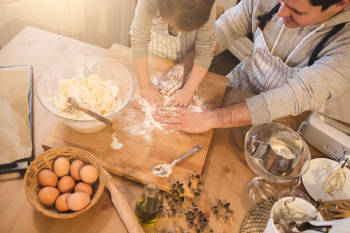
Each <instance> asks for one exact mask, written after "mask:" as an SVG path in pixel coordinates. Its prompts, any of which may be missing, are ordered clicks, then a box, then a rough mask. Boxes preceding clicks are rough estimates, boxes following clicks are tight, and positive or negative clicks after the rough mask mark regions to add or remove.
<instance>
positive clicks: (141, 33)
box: [130, 0, 216, 68]
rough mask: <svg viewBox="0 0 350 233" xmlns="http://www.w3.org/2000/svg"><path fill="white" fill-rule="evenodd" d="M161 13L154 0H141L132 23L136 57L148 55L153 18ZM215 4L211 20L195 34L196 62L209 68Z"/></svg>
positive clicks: (213, 46)
mask: <svg viewBox="0 0 350 233" xmlns="http://www.w3.org/2000/svg"><path fill="white" fill-rule="evenodd" d="M158 15H159V14H158V13H157V9H156V6H155V1H154V0H139V1H138V4H137V7H136V9H135V16H134V20H133V22H132V25H131V29H130V35H131V49H132V55H133V57H134V58H140V57H145V56H147V55H148V45H149V42H150V41H151V29H152V20H153V19H156V18H158V17H159V16H158ZM215 19H216V8H215V4H214V5H213V7H212V10H211V13H210V17H209V20H208V21H207V22H206V23H205V24H204V25H203V26H202V27H201V28H199V29H198V30H197V32H196V35H195V40H194V41H195V45H194V46H195V53H196V56H195V60H194V63H195V64H197V65H199V66H202V67H205V68H208V67H209V66H210V63H211V60H212V58H213V51H214V48H215V43H216V42H215Z"/></svg>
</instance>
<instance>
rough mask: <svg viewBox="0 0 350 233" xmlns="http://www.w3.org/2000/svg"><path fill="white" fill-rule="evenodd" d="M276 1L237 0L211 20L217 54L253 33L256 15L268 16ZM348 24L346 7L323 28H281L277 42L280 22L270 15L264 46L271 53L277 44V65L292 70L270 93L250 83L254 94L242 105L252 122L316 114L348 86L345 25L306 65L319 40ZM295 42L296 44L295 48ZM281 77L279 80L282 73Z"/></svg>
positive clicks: (349, 35)
mask: <svg viewBox="0 0 350 233" xmlns="http://www.w3.org/2000/svg"><path fill="white" fill-rule="evenodd" d="M277 3H278V1H276V0H242V1H241V2H240V3H239V4H237V5H236V6H235V7H233V8H231V9H229V10H227V11H226V12H225V13H224V14H223V15H222V16H221V17H220V18H219V19H218V20H217V22H216V27H217V29H216V30H217V31H216V37H217V42H218V44H219V46H220V50H221V51H222V50H225V49H226V48H227V47H228V46H229V44H230V43H231V42H232V41H233V40H236V39H238V38H240V37H243V36H246V35H248V34H249V33H253V34H254V32H255V31H256V30H257V27H258V24H259V20H257V17H258V16H260V15H263V14H265V13H267V12H269V11H270V10H271V9H272V8H273V7H274V6H275V5H276V4H277ZM349 21H350V6H348V7H347V8H346V9H344V10H343V11H342V12H340V13H339V14H337V15H336V16H333V17H332V18H331V19H329V20H328V21H326V22H324V25H323V26H322V27H320V26H321V24H319V25H311V26H305V27H299V28H287V27H285V28H284V30H283V32H281V34H280V38H279V39H277V36H278V34H279V33H280V31H281V28H282V25H283V21H282V20H281V18H280V17H279V16H278V15H277V14H275V15H274V16H273V17H272V19H271V20H270V21H269V22H268V23H267V25H266V27H265V29H264V30H263V34H264V39H265V41H266V45H267V47H268V49H269V50H270V51H271V49H272V47H273V46H274V45H275V42H276V41H278V42H277V43H276V46H275V49H274V53H273V56H275V57H278V58H280V59H281V60H282V61H286V59H287V57H289V58H288V63H287V65H288V66H289V67H293V68H294V69H293V72H292V73H291V75H290V78H289V79H287V80H286V81H285V82H284V83H282V84H281V85H279V86H277V87H275V88H273V89H266V90H261V89H259V87H255V86H254V83H257V82H251V84H252V88H251V89H250V91H253V92H254V93H255V94H257V95H256V96H254V97H251V98H248V99H246V103H247V105H248V109H249V112H250V115H251V119H252V123H253V124H257V123H262V122H267V121H272V120H274V119H277V118H280V117H284V116H288V115H299V114H301V113H302V112H304V111H308V110H318V109H319V108H320V107H321V106H323V105H324V104H325V103H327V100H331V99H334V98H335V97H337V96H339V95H340V94H342V93H343V92H344V91H346V90H347V89H349V88H350V23H347V24H346V26H345V28H343V29H342V30H341V31H339V32H338V33H337V34H336V35H334V36H333V37H331V38H330V39H329V40H328V42H327V43H326V44H325V46H324V48H323V49H322V50H321V52H320V53H319V55H318V59H317V60H316V61H315V63H314V64H313V65H311V66H308V61H309V58H310V56H311V53H312V52H313V50H314V48H315V46H316V45H317V44H318V43H319V42H320V41H321V40H322V38H323V37H324V36H325V35H326V34H327V33H328V32H329V31H330V30H331V29H332V28H333V26H335V25H337V24H339V23H343V22H349ZM310 33H312V34H310ZM306 37H307V38H306ZM303 39H305V40H303ZM298 44H299V45H300V46H298V48H297V49H295V48H296V46H297V45H298ZM293 50H295V51H294V52H293V53H292V54H291V51H293ZM250 56H255V54H254V53H252V54H251V55H250ZM246 62H247V59H246V60H243V61H242V62H241V63H240V64H239V65H238V66H237V67H235V69H234V71H235V74H246V75H248V76H249V75H250V74H251V73H249V72H247V67H246ZM257 69H259V67H257ZM266 75H267V74H266ZM280 75H281V76H283V74H282V73H281V74H280ZM235 78H238V79H239V78H240V77H235ZM250 78H253V79H254V78H258V77H250ZM253 81H254V80H253ZM247 86H248V85H247ZM257 90H258V91H257Z"/></svg>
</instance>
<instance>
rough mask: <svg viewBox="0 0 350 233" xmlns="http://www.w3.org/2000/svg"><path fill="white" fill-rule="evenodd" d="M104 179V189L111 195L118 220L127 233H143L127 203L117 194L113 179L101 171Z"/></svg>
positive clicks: (107, 173)
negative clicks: (120, 220)
mask: <svg viewBox="0 0 350 233" xmlns="http://www.w3.org/2000/svg"><path fill="white" fill-rule="evenodd" d="M103 172H104V176H105V178H106V187H107V189H108V190H109V193H110V194H111V199H112V203H113V205H114V207H115V208H116V209H117V211H118V213H119V216H120V218H121V219H122V221H123V222H124V225H125V227H126V229H127V230H128V232H129V233H144V231H143V229H142V227H141V225H140V223H139V222H138V221H137V219H136V216H135V214H134V212H133V211H132V209H131V207H130V205H129V203H128V201H127V200H126V199H125V197H124V196H123V195H122V194H121V193H120V192H119V190H118V189H117V187H116V186H115V184H114V181H113V178H112V176H111V174H109V172H107V171H106V170H105V169H103Z"/></svg>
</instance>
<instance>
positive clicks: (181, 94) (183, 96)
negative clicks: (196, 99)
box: [167, 88, 193, 107]
mask: <svg viewBox="0 0 350 233" xmlns="http://www.w3.org/2000/svg"><path fill="white" fill-rule="evenodd" d="M192 96H193V93H192V92H191V91H189V90H187V89H185V88H181V89H179V90H177V91H176V92H175V94H174V95H173V96H172V97H171V100H170V102H169V103H168V104H167V105H168V106H175V107H186V106H188V105H189V104H190V103H191V101H192Z"/></svg>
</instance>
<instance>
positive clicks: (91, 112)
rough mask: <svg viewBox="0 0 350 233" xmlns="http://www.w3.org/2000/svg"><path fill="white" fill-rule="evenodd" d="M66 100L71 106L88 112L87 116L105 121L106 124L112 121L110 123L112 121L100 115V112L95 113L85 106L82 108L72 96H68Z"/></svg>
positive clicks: (110, 123) (110, 124)
mask: <svg viewBox="0 0 350 233" xmlns="http://www.w3.org/2000/svg"><path fill="white" fill-rule="evenodd" d="M67 101H68V103H70V104H71V105H72V106H73V108H75V109H77V110H79V111H82V112H84V113H86V114H88V115H89V116H91V117H93V118H95V119H96V120H98V121H101V122H103V123H105V124H106V125H109V126H112V124H113V123H112V121H111V120H110V119H107V118H106V117H104V116H101V115H100V114H98V113H96V112H94V111H91V110H89V109H87V108H84V107H82V106H80V105H79V104H78V102H77V101H76V99H74V98H72V97H68V99H67Z"/></svg>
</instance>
